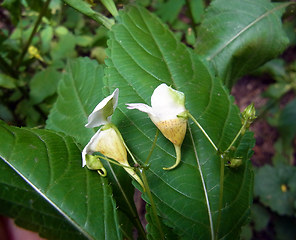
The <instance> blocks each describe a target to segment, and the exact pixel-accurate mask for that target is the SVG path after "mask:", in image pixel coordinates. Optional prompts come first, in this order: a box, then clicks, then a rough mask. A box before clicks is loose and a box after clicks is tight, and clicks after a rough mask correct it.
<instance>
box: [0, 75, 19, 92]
mask: <svg viewBox="0 0 296 240" xmlns="http://www.w3.org/2000/svg"><path fill="white" fill-rule="evenodd" d="M0 87H3V88H7V89H14V88H15V87H16V80H15V79H14V78H12V77H10V76H8V75H6V74H1V73H0Z"/></svg>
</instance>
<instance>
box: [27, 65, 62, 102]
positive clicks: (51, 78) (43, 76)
mask: <svg viewBox="0 0 296 240" xmlns="http://www.w3.org/2000/svg"><path fill="white" fill-rule="evenodd" d="M61 77H62V74H61V73H60V72H58V71H57V70H55V69H54V68H50V67H49V68H47V69H45V70H43V71H42V72H39V73H37V74H35V76H34V77H33V78H32V80H31V81H30V98H31V100H32V102H33V103H34V104H37V103H40V102H42V101H43V100H44V99H45V98H47V97H49V96H51V95H53V94H54V93H55V92H56V90H57V85H58V82H59V80H60V79H61Z"/></svg>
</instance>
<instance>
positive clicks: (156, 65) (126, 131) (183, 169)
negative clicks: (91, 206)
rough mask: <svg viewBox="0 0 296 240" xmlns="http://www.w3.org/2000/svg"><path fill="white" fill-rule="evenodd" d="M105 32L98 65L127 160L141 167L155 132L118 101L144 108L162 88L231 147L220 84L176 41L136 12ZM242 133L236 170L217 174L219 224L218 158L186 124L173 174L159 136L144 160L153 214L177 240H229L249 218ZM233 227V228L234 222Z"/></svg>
mask: <svg viewBox="0 0 296 240" xmlns="http://www.w3.org/2000/svg"><path fill="white" fill-rule="evenodd" d="M118 21H119V22H118V24H116V25H114V26H113V27H112V30H111V33H110V40H109V42H108V45H109V48H108V51H107V54H108V56H109V58H108V59H107V60H106V64H107V66H108V68H107V69H106V83H107V84H108V86H109V90H110V92H112V90H114V89H115V88H117V87H118V88H119V89H120V91H121V92H120V94H121V98H120V101H119V104H118V108H117V111H116V112H115V114H114V116H113V119H112V121H114V122H116V123H117V126H118V128H119V129H120V131H121V133H122V135H123V138H124V139H125V140H126V143H127V145H128V146H129V147H130V149H131V151H132V152H133V153H134V155H135V156H136V157H137V158H138V159H139V160H140V161H142V162H145V160H146V158H147V156H148V154H149V151H150V147H149V146H151V145H152V143H153V140H154V136H155V131H156V127H155V126H154V124H153V123H152V122H151V121H150V119H149V118H148V116H147V115H146V114H143V113H142V112H138V111H135V110H127V109H126V106H125V103H139V102H142V103H146V104H150V97H151V95H152V92H153V90H154V89H155V88H156V87H157V86H158V85H159V84H161V83H163V82H165V83H166V84H168V85H171V86H172V87H173V88H175V89H177V90H179V91H182V92H184V94H185V97H186V107H187V109H188V110H189V111H190V112H191V114H192V115H193V116H195V117H196V118H197V119H198V121H199V123H200V124H201V125H202V126H203V127H204V129H205V130H206V132H207V134H208V135H209V136H210V137H211V138H212V140H213V141H214V143H216V145H217V146H218V147H219V149H221V150H225V149H226V148H227V147H228V145H229V144H230V143H231V141H232V140H233V138H234V137H235V135H236V134H237V132H238V131H239V128H240V127H241V120H240V117H239V111H238V108H237V107H236V106H234V105H233V99H232V98H231V97H230V96H229V93H228V91H227V90H226V89H225V88H224V87H223V86H222V83H221V82H220V81H219V80H218V79H216V78H214V77H213V76H212V75H211V74H210V72H209V70H208V68H207V67H206V65H205V64H204V63H203V62H202V61H201V60H200V59H199V58H198V56H197V55H195V54H194V53H193V52H192V51H191V50H190V49H188V48H186V47H185V46H184V45H183V44H181V43H179V42H178V41H177V40H176V39H175V37H174V35H173V33H172V32H170V31H169V30H168V28H167V27H166V26H164V25H163V23H162V22H161V21H160V20H159V19H158V18H156V17H155V16H154V15H153V14H150V13H149V12H147V11H146V10H145V9H142V8H140V7H128V8H126V9H125V10H124V11H122V12H121V13H120V15H119V18H118ZM253 142H254V141H253V138H252V136H251V134H249V133H247V134H246V135H245V136H244V137H243V138H242V139H241V142H240V144H239V146H238V148H237V152H235V153H234V154H237V155H236V156H237V157H242V162H243V164H242V165H241V166H240V167H238V168H236V169H232V168H226V169H225V179H224V196H223V208H222V214H221V218H219V217H218V216H219V189H220V186H219V181H220V179H219V177H220V166H221V163H220V161H221V160H220V158H219V157H218V155H217V152H216V151H215V150H214V149H213V147H212V145H211V144H210V143H209V141H208V140H207V139H206V138H205V136H204V135H203V133H202V132H201V131H200V130H199V128H197V127H196V125H194V124H193V123H192V122H191V121H190V122H189V130H188V132H187V135H186V136H185V140H184V143H183V146H182V161H181V163H180V164H179V166H178V168H176V169H174V170H171V171H164V170H163V169H162V168H163V167H167V166H170V165H171V164H172V163H174V162H175V151H174V148H173V145H172V144H171V143H170V142H169V141H168V140H167V139H165V138H164V137H163V136H160V137H159V139H158V141H157V143H156V147H155V150H154V152H153V153H152V155H151V158H150V162H149V163H150V168H149V170H147V178H148V181H149V185H150V187H151V191H152V194H153V197H154V199H155V202H156V205H157V210H158V214H159V215H160V216H161V218H162V220H163V222H164V223H166V224H167V225H168V226H169V227H171V228H173V229H174V231H175V233H177V234H179V235H180V236H181V237H182V238H184V239H193V238H194V239H215V238H216V235H217V233H216V232H217V230H218V232H219V233H218V236H217V238H218V239H220V238H224V239H235V238H237V237H238V235H239V232H240V227H241V225H243V224H244V223H245V221H246V219H247V217H248V214H249V207H250V203H251V199H252V171H251V168H250V162H249V157H250V149H251V147H252V146H253ZM234 223H235V224H234Z"/></svg>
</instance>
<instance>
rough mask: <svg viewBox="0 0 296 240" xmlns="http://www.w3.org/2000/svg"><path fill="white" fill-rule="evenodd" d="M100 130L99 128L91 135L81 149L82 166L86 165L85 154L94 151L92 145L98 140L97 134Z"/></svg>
mask: <svg viewBox="0 0 296 240" xmlns="http://www.w3.org/2000/svg"><path fill="white" fill-rule="evenodd" d="M100 132H101V128H100V129H99V130H98V131H97V132H96V133H95V135H93V136H92V138H91V139H90V140H89V142H88V144H87V145H86V146H85V147H84V149H83V150H82V167H84V166H85V165H86V154H93V153H94V152H95V148H94V146H96V144H97V142H98V141H99V135H100Z"/></svg>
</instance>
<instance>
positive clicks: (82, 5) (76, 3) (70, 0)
mask: <svg viewBox="0 0 296 240" xmlns="http://www.w3.org/2000/svg"><path fill="white" fill-rule="evenodd" d="M64 2H65V3H67V4H68V5H69V6H71V7H72V8H74V9H76V10H77V11H79V12H81V13H82V14H84V15H86V16H88V17H90V18H91V19H93V20H95V21H96V22H98V23H102V24H103V25H104V26H105V27H106V28H111V26H112V25H113V24H114V21H113V20H112V19H108V18H106V17H105V16H104V15H103V14H101V13H98V12H95V11H94V10H93V9H92V8H91V5H90V4H89V3H88V2H87V1H84V0H64Z"/></svg>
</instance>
